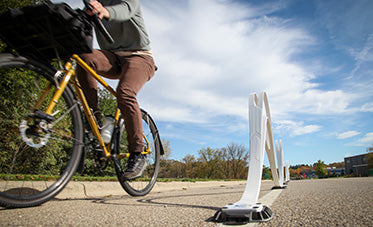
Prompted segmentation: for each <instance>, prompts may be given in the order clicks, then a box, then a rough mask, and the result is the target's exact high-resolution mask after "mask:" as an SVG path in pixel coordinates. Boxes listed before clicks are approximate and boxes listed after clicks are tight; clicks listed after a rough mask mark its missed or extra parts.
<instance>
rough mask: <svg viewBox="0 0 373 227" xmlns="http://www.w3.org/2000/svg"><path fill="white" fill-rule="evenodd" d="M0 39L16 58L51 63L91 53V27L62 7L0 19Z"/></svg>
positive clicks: (18, 11) (84, 18) (82, 17)
mask: <svg viewBox="0 0 373 227" xmlns="http://www.w3.org/2000/svg"><path fill="white" fill-rule="evenodd" d="M0 38H1V39H2V41H4V42H5V43H6V44H7V45H8V46H9V47H11V48H13V49H15V50H16V51H17V52H18V53H19V54H21V55H24V56H29V57H33V58H37V59H42V60H46V61H50V60H51V59H53V58H56V57H58V58H60V59H65V58H68V57H70V56H71V55H72V54H80V53H89V52H92V40H93V32H92V24H91V23H90V20H89V18H88V16H87V15H86V14H85V13H84V12H83V11H81V10H73V9H72V8H70V6H68V5H67V4H65V3H61V4H53V3H51V2H49V1H47V2H46V3H45V4H39V5H32V6H26V7H23V8H21V9H10V10H8V11H6V12H5V13H3V14H1V15H0Z"/></svg>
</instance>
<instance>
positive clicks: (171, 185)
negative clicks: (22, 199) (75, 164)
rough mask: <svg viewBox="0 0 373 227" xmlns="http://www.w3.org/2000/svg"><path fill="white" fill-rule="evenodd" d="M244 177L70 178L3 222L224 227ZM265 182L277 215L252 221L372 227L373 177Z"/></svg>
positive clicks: (5, 214) (263, 192)
mask: <svg viewBox="0 0 373 227" xmlns="http://www.w3.org/2000/svg"><path fill="white" fill-rule="evenodd" d="M245 183H246V182H245V181H240V182H234V181H231V182H229V181H217V182H197V183H192V182H164V183H157V185H156V187H155V188H154V190H153V191H152V192H151V193H150V194H149V195H147V196H144V197H131V196H129V195H127V194H126V193H125V191H124V190H123V189H121V187H120V185H119V183H118V182H101V183H98V182H70V183H69V185H68V186H67V188H66V189H64V191H63V192H62V193H61V194H60V195H59V196H58V197H57V198H56V199H54V200H52V201H49V202H47V203H45V204H43V205H41V206H38V207H31V208H23V209H2V208H0V226H222V224H217V223H215V222H213V221H212V217H213V216H214V214H215V213H216V211H217V210H219V209H220V208H222V207H223V206H225V205H227V204H229V203H233V202H237V201H238V200H239V199H240V198H241V195H242V193H243V190H244V187H245ZM272 186H273V182H271V181H263V182H262V187H261V189H260V196H259V197H260V198H259V202H262V203H263V204H264V205H269V207H270V209H271V210H272V211H273V213H274V216H273V219H272V220H270V221H268V222H265V223H250V224H248V225H247V226H373V197H372V192H373V178H372V177H370V178H343V179H322V180H301V181H291V182H290V183H289V184H288V186H287V188H286V189H279V190H271V188H272Z"/></svg>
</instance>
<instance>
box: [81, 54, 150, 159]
mask: <svg viewBox="0 0 373 227" xmlns="http://www.w3.org/2000/svg"><path fill="white" fill-rule="evenodd" d="M80 57H81V58H82V59H83V60H84V61H85V62H86V63H87V64H88V65H89V66H90V67H92V69H93V70H95V71H96V72H97V73H98V74H99V75H101V76H103V77H106V78H109V79H119V83H118V87H117V97H118V98H117V102H118V107H119V109H120V111H121V113H122V115H123V117H124V124H125V127H126V131H127V140H128V149H129V152H142V151H143V146H144V144H143V137H142V135H143V132H142V118H141V110H140V107H139V104H138V102H137V99H136V95H137V93H138V92H139V91H140V89H141V88H142V86H143V85H144V84H145V83H146V82H147V81H148V80H150V79H151V78H152V77H153V75H154V71H155V65H154V61H153V58H152V57H151V56H147V55H131V56H121V52H115V53H113V52H110V51H105V50H93V52H92V53H87V54H82V55H80ZM77 76H78V79H79V82H80V84H81V86H82V89H83V91H84V94H85V96H86V98H87V101H88V105H89V106H90V108H92V109H93V111H98V94H97V81H96V80H95V79H94V78H93V77H92V76H90V75H89V74H88V73H87V72H86V71H84V70H83V69H82V68H81V67H80V66H78V67H77Z"/></svg>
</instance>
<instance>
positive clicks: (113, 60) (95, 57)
mask: <svg viewBox="0 0 373 227" xmlns="http://www.w3.org/2000/svg"><path fill="white" fill-rule="evenodd" d="M80 57H81V58H82V59H83V60H84V61H85V62H86V63H87V64H88V65H89V66H90V67H91V68H92V69H93V70H94V71H95V72H97V73H98V74H100V75H102V76H105V77H108V78H112V79H118V76H119V75H120V65H119V60H118V58H117V56H116V55H115V54H113V53H112V52H110V51H105V50H93V52H92V53H86V54H81V55H80ZM76 73H77V77H78V79H79V83H80V85H81V87H82V89H83V91H84V94H85V96H86V99H87V102H88V105H89V107H90V108H91V109H92V110H93V112H94V113H99V109H98V94H97V81H96V80H95V79H94V78H93V77H92V76H90V75H89V74H88V73H87V72H86V71H85V70H84V69H82V68H81V67H80V66H79V65H78V66H77V68H76ZM95 115H96V118H97V120H100V117H101V115H100V114H95Z"/></svg>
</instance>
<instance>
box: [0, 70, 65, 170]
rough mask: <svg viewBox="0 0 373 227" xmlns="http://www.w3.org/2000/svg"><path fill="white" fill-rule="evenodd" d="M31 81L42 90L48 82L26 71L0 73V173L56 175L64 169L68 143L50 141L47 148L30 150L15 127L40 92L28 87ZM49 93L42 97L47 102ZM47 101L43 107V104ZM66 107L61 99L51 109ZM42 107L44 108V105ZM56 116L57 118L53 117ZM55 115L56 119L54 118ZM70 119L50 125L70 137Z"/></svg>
mask: <svg viewBox="0 0 373 227" xmlns="http://www.w3.org/2000/svg"><path fill="white" fill-rule="evenodd" d="M35 78H39V79H38V80H37V81H38V82H39V86H40V87H42V88H43V87H45V86H46V85H47V84H49V81H47V80H45V79H44V78H43V77H40V76H37V75H36V74H35V73H34V72H32V71H26V70H7V71H6V70H1V71H0V118H1V119H2V121H0V127H1V129H2V130H1V131H0V162H1V166H0V172H1V173H4V172H9V171H10V170H11V172H12V173H14V174H17V173H23V174H26V173H28V174H46V175H58V174H60V173H61V170H62V169H64V168H65V167H66V161H67V160H69V157H70V150H71V143H70V142H71V141H69V140H64V139H61V140H50V143H48V146H44V147H43V148H42V149H34V148H31V147H29V146H27V145H26V144H25V143H24V142H22V140H21V137H20V133H19V126H20V122H21V120H23V119H25V118H26V117H27V116H28V115H29V114H30V110H31V108H30V107H31V104H33V103H36V101H37V100H38V97H39V95H36V94H37V93H40V91H38V89H36V86H32V85H33V84H34V82H35ZM51 96H52V93H50V95H48V96H47V97H46V99H50V98H51ZM46 104H47V102H46V103H45V104H43V106H44V105H46ZM65 106H66V105H65V103H64V100H63V99H61V100H60V102H59V103H58V105H57V106H56V108H55V111H58V110H59V109H60V108H64V107H65ZM44 107H45V106H44ZM57 116H58V115H57ZM57 116H56V117H57ZM70 126H71V118H70V117H69V116H66V117H65V118H63V119H61V120H60V121H59V122H58V124H57V125H55V126H54V129H55V132H56V133H58V134H59V135H66V136H68V135H70V134H71V132H70Z"/></svg>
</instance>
